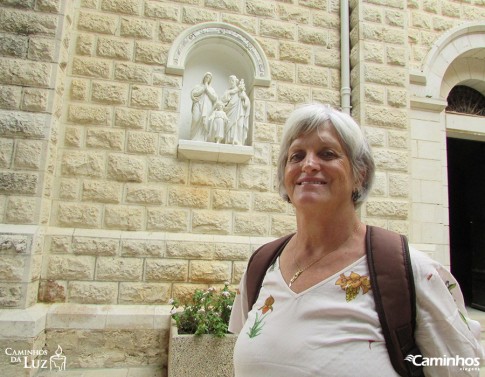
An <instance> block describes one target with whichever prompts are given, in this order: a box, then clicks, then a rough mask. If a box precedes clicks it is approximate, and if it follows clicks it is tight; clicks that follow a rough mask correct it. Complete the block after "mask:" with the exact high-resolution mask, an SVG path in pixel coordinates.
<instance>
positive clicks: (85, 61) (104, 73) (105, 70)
mask: <svg viewBox="0 0 485 377" xmlns="http://www.w3.org/2000/svg"><path fill="white" fill-rule="evenodd" d="M111 66H112V64H111V62H110V61H108V60H103V59H95V58H91V57H81V56H75V57H74V58H73V62H72V73H73V75H79V76H86V77H93V78H104V79H108V78H110V77H111Z"/></svg>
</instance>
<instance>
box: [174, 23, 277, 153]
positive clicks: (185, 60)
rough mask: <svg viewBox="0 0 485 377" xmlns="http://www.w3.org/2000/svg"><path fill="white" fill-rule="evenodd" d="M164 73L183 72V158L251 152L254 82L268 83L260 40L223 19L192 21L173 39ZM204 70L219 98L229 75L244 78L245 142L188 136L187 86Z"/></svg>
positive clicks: (197, 80)
mask: <svg viewBox="0 0 485 377" xmlns="http://www.w3.org/2000/svg"><path fill="white" fill-rule="evenodd" d="M166 72H167V73H171V74H177V75H181V76H183V85H182V92H181V103H180V123H179V146H178V152H179V153H178V154H179V156H180V157H182V158H189V159H199V160H210V161H223V162H245V161H247V160H249V159H250V158H251V157H252V155H253V148H252V141H251V140H252V125H253V108H254V106H253V104H254V101H253V94H254V87H256V86H269V84H270V70H269V64H268V60H267V59H266V56H265V54H264V52H263V50H262V49H261V47H260V46H259V44H258V43H257V42H256V41H255V40H254V39H253V38H252V37H251V36H250V35H248V34H247V33H245V32H244V31H243V30H241V29H239V28H237V27H235V26H232V25H229V24H225V23H219V22H210V23H203V24H198V25H195V26H193V27H191V28H189V29H187V30H185V31H184V32H183V33H182V34H180V35H179V36H178V37H177V39H176V40H175V41H174V43H173V45H172V47H171V49H170V51H169V54H168V59H167V67H166ZM206 72H210V73H211V74H212V82H211V86H212V88H213V89H214V91H215V92H216V93H217V95H218V96H219V97H221V96H223V94H224V92H225V91H226V90H227V89H229V86H230V84H229V76H231V75H235V76H236V77H237V78H238V79H244V82H245V86H246V94H247V96H248V97H249V100H250V104H251V106H250V108H251V111H250V117H249V131H248V138H247V141H246V143H245V145H237V146H236V145H227V144H216V143H212V142H201V141H193V140H191V137H190V133H191V131H190V130H191V120H192V113H191V109H192V99H191V91H192V89H193V88H194V87H195V86H196V85H199V84H201V83H202V79H203V77H204V75H205V73H206Z"/></svg>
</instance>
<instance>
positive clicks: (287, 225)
mask: <svg viewBox="0 0 485 377" xmlns="http://www.w3.org/2000/svg"><path fill="white" fill-rule="evenodd" d="M295 231H296V218H295V216H290V215H273V216H271V236H273V237H282V236H284V235H285V234H290V233H293V232H295Z"/></svg>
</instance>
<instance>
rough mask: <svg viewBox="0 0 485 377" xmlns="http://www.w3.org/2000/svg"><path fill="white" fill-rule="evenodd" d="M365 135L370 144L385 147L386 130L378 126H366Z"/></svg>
mask: <svg viewBox="0 0 485 377" xmlns="http://www.w3.org/2000/svg"><path fill="white" fill-rule="evenodd" d="M365 136H366V138H367V141H368V142H369V144H370V145H371V146H373V147H383V146H385V144H386V137H387V133H386V130H384V129H382V128H376V127H366V128H365Z"/></svg>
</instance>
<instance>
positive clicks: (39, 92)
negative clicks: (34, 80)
mask: <svg viewBox="0 0 485 377" xmlns="http://www.w3.org/2000/svg"><path fill="white" fill-rule="evenodd" d="M49 93H51V91H49V90H47V89H35V88H25V89H24V91H23V94H24V95H23V97H22V102H21V103H20V108H21V109H22V110H26V111H39V112H46V111H47V105H48V101H49Z"/></svg>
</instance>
